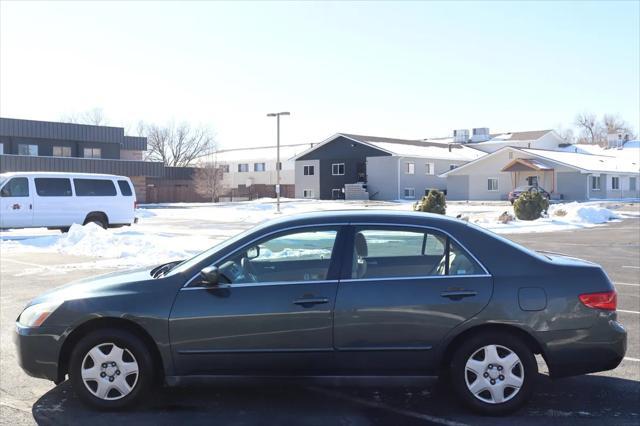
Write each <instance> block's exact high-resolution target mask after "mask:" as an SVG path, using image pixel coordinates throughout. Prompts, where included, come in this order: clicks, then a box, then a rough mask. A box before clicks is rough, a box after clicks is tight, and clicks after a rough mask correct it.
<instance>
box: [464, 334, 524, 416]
mask: <svg viewBox="0 0 640 426" xmlns="http://www.w3.org/2000/svg"><path fill="white" fill-rule="evenodd" d="M464 378H465V383H466V385H467V389H468V390H469V392H471V394H472V395H473V396H474V397H475V398H477V399H479V400H480V401H482V402H485V403H488V404H501V403H504V402H507V401H509V400H510V399H512V398H513V397H515V396H516V395H517V394H518V392H520V389H521V388H522V386H523V384H524V366H523V364H522V361H521V360H520V358H519V357H518V355H517V354H516V353H515V352H514V351H512V350H511V349H509V348H507V347H505V346H501V345H487V346H483V347H482V348H480V349H478V350H477V351H475V352H474V353H473V354H471V356H470V357H469V359H468V360H467V362H466V365H465V372H464Z"/></svg>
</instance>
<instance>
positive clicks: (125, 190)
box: [118, 180, 133, 197]
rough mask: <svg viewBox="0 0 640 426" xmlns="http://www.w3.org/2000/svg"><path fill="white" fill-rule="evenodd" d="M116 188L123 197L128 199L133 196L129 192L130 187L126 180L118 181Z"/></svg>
mask: <svg viewBox="0 0 640 426" xmlns="http://www.w3.org/2000/svg"><path fill="white" fill-rule="evenodd" d="M118 186H119V187H120V193H121V194H122V195H124V196H125V197H130V196H132V195H133V192H131V186H129V182H127V181H126V180H119V181H118Z"/></svg>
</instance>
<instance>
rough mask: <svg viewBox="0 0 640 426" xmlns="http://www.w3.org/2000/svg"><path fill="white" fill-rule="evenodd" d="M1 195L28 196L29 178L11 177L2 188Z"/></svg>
mask: <svg viewBox="0 0 640 426" xmlns="http://www.w3.org/2000/svg"><path fill="white" fill-rule="evenodd" d="M2 196H3V197H28V196H29V179H27V178H25V177H16V178H13V179H11V180H10V181H9V182H7V184H6V185H5V186H4V187H3V188H2Z"/></svg>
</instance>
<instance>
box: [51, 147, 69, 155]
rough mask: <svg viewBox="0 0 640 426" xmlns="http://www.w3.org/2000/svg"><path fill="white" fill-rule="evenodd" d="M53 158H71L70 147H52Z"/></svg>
mask: <svg viewBox="0 0 640 426" xmlns="http://www.w3.org/2000/svg"><path fill="white" fill-rule="evenodd" d="M53 156H54V157H71V147H70V146H54V147H53Z"/></svg>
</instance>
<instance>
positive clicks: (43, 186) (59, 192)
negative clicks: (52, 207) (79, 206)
mask: <svg viewBox="0 0 640 426" xmlns="http://www.w3.org/2000/svg"><path fill="white" fill-rule="evenodd" d="M34 180H35V182H36V193H37V194H38V195H39V196H41V197H71V181H70V180H69V179H65V178H35V179H34Z"/></svg>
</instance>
